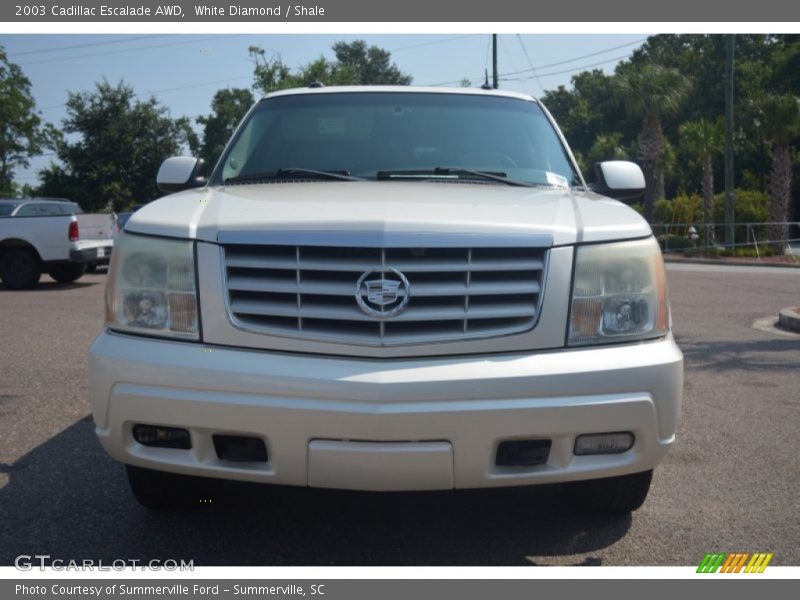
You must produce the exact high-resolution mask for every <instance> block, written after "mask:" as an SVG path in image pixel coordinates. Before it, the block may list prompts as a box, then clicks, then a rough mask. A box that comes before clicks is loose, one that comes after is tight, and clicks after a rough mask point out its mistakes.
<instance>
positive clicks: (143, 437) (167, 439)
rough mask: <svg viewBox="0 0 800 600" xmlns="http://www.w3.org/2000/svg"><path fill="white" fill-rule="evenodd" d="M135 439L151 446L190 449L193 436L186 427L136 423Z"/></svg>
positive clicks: (134, 427)
mask: <svg viewBox="0 0 800 600" xmlns="http://www.w3.org/2000/svg"><path fill="white" fill-rule="evenodd" d="M133 439H135V440H136V441H137V442H139V443H140V444H141V445H142V446H150V447H151V448H178V449H181V450H190V449H191V447H192V438H191V436H190V435H189V432H188V431H187V430H186V429H180V428H178V427H160V426H158V425H134V426H133Z"/></svg>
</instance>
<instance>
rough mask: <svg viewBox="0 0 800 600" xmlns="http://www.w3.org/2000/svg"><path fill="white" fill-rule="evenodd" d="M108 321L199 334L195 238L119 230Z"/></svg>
mask: <svg viewBox="0 0 800 600" xmlns="http://www.w3.org/2000/svg"><path fill="white" fill-rule="evenodd" d="M106 325H107V326H108V328H109V329H114V330H117V331H128V332H131V333H139V334H143V335H155V336H162V337H178V338H184V339H190V340H197V339H199V335H198V330H199V329H198V324H197V292H196V286H195V275H194V242H191V241H183V240H167V239H162V238H153V237H148V236H141V235H133V234H128V233H124V232H123V233H121V234H120V235H119V236H117V237H116V238H115V239H114V252H113V254H112V255H111V266H110V269H109V275H108V281H107V283H106Z"/></svg>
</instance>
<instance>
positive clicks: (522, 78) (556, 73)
mask: <svg viewBox="0 0 800 600" xmlns="http://www.w3.org/2000/svg"><path fill="white" fill-rule="evenodd" d="M630 56H631V55H630V54H625V55H623V56H615V57H614V58H609V59H607V60H603V61H600V62H596V63H592V64H590V65H583V66H581V67H575V68H574V69H565V70H563V71H551V72H550V73H539V75H538V76H537V77H551V76H553V75H564V74H566V73H574V72H575V71H583V70H585V69H591V68H592V67H599V66H600V65H605V64H608V63H610V62H614V61H620V60H624V59H626V58H630ZM507 74H510V73H507ZM501 79H502V80H503V81H527V80H529V79H532V76H531V77H503V78H501Z"/></svg>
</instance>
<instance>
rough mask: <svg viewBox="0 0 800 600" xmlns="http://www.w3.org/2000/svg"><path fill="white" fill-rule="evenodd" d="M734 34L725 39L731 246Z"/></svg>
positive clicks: (729, 237)
mask: <svg viewBox="0 0 800 600" xmlns="http://www.w3.org/2000/svg"><path fill="white" fill-rule="evenodd" d="M734 41H735V38H734V35H733V34H729V35H728V36H727V39H726V40H725V245H726V246H729V247H733V244H734V243H735V242H734V237H733V220H734V212H733V185H734V179H733V51H734Z"/></svg>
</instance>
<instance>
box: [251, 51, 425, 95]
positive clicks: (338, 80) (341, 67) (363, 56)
mask: <svg viewBox="0 0 800 600" xmlns="http://www.w3.org/2000/svg"><path fill="white" fill-rule="evenodd" d="M248 52H249V54H250V57H251V58H252V59H253V62H254V63H255V68H254V71H253V76H254V79H255V83H254V87H255V88H256V89H257V90H259V91H261V92H263V93H265V94H266V93H269V92H274V91H276V90H283V89H287V88H293V87H305V86H308V85H309V84H311V83H313V82H316V81H318V82H320V83H323V84H325V85H408V84H410V83H411V76H410V75H406V74H404V73H402V72H401V71H400V69H399V68H398V67H397V65H395V64H393V63H391V62H390V61H391V54H390V53H389V52H388V51H387V50H383V49H381V48H378V47H377V46H367V44H366V42H365V41H363V40H356V41H354V42H350V43H347V42H337V43H336V44H334V45H333V52H334V55H335V57H336V59H335V60H328V59H327V58H325V57H324V56H320V57H319V58H318V59H317V60H315V61H312V62H310V63H308V64H307V65H304V66H302V67H300V68H299V69H298V70H296V71H293V70H292V69H291V68H290V67H289V66H287V65H286V64H285V63H284V62H283V60H282V59H281V57H280V56H273V57H271V58H267V56H266V52H265V51H264V49H263V48H259V47H258V46H250V48H249V49H248Z"/></svg>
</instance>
